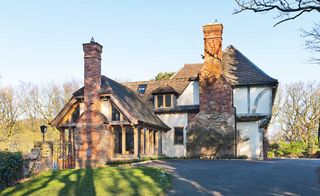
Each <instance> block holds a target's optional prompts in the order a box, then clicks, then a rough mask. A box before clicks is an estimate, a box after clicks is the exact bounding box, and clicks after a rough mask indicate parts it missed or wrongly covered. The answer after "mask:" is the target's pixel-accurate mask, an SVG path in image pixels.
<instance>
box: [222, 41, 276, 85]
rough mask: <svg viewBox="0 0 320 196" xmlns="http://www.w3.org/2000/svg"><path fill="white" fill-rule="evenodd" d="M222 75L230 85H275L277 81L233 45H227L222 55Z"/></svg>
mask: <svg viewBox="0 0 320 196" xmlns="http://www.w3.org/2000/svg"><path fill="white" fill-rule="evenodd" d="M222 66H223V75H224V77H225V78H226V79H227V80H228V82H230V84H232V85H252V84H255V85H261V84H263V85H275V84H277V83H278V81H277V80H276V79H274V78H272V77H270V76H268V75H267V74H266V73H265V72H263V71H262V70H261V69H260V68H259V67H258V66H256V65H255V64H254V63H252V62H251V61H250V60H249V59H248V58H247V57H245V56H244V55H243V54H242V53H241V52H240V51H239V50H237V49H236V48H235V47H234V46H232V45H230V46H228V47H227V48H226V49H225V50H224V52H223V55H222Z"/></svg>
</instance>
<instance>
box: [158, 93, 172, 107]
mask: <svg viewBox="0 0 320 196" xmlns="http://www.w3.org/2000/svg"><path fill="white" fill-rule="evenodd" d="M172 96H173V94H164V95H163V94H159V95H156V96H155V98H156V100H155V101H156V107H157V108H171V107H172V105H173V104H172V100H173V99H172Z"/></svg>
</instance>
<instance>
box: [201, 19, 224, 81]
mask: <svg viewBox="0 0 320 196" xmlns="http://www.w3.org/2000/svg"><path fill="white" fill-rule="evenodd" d="M222 32H223V25H222V24H219V23H214V24H207V25H205V26H203V34H204V67H203V70H202V77H203V78H207V79H211V78H212V77H214V78H219V77H220V76H221V73H222V65H221V61H222Z"/></svg>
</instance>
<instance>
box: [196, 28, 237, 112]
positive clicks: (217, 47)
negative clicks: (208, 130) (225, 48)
mask: <svg viewBox="0 0 320 196" xmlns="http://www.w3.org/2000/svg"><path fill="white" fill-rule="evenodd" d="M222 32H223V25H222V24H218V23H214V24H208V25H205V26H203V33H204V63H203V67H202V69H201V71H200V75H199V84H200V112H206V113H214V112H217V113H223V112H227V113H229V114H232V111H233V108H232V87H231V85H230V84H228V82H227V81H226V80H225V79H224V78H223V77H222Z"/></svg>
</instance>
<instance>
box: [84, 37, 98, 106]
mask: <svg viewBox="0 0 320 196" xmlns="http://www.w3.org/2000/svg"><path fill="white" fill-rule="evenodd" d="M83 52H84V105H85V111H99V110H100V97H99V90H100V86H101V53H102V46H101V45H100V44H99V43H97V42H95V41H94V39H93V38H92V39H91V41H90V43H85V44H83Z"/></svg>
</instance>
